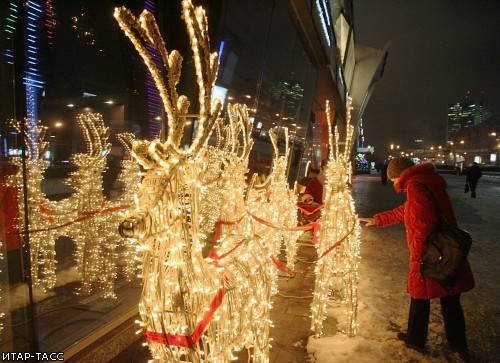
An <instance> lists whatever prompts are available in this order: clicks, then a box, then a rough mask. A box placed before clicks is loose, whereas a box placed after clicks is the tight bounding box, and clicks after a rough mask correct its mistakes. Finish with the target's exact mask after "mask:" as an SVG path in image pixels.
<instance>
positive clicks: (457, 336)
mask: <svg viewBox="0 0 500 363" xmlns="http://www.w3.org/2000/svg"><path fill="white" fill-rule="evenodd" d="M439 301H440V303H441V314H442V315H443V322H444V331H445V333H446V340H447V341H448V345H449V346H450V348H451V349H452V350H454V351H457V352H467V351H468V348H467V340H466V338H465V319H464V312H463V310H462V305H461V304H460V294H458V295H453V296H447V297H442V298H440V299H439ZM430 306H431V301H430V300H428V299H414V298H411V302H410V314H409V317H408V331H407V333H406V343H407V344H411V345H414V346H418V347H423V346H424V345H425V343H426V341H427V330H428V327H429V314H430Z"/></svg>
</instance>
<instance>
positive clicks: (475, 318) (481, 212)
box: [278, 175, 500, 363]
mask: <svg viewBox="0 0 500 363" xmlns="http://www.w3.org/2000/svg"><path fill="white" fill-rule="evenodd" d="M444 177H445V178H446V180H447V182H448V184H449V187H448V191H449V193H450V196H451V198H452V202H453V205H454V208H455V213H456V214H457V219H458V222H459V224H460V226H461V227H462V228H464V229H466V230H468V231H469V232H471V234H472V236H473V238H474V244H473V246H472V250H471V253H470V262H471V265H472V269H473V272H474V275H475V278H476V288H475V289H473V290H472V291H471V292H468V293H466V294H463V295H462V299H461V301H462V305H463V308H464V312H465V319H466V324H467V335H468V341H469V349H470V353H471V360H470V361H471V362H500V350H499V342H498V337H497V334H498V315H499V306H500V291H499V289H498V282H497V281H498V280H496V278H497V276H498V275H499V270H500V268H499V265H498V260H499V249H498V245H497V244H498V223H500V208H499V207H500V181H499V180H498V179H493V178H488V177H485V178H482V179H481V180H480V182H479V184H478V190H477V194H478V197H477V199H472V198H470V194H464V192H463V186H464V180H465V179H464V177H463V176H455V175H445V176H444ZM353 184H354V198H355V200H356V210H357V213H358V215H359V216H360V217H361V216H372V215H373V214H374V213H376V212H378V211H382V210H385V209H388V208H393V207H395V206H397V205H398V204H399V203H401V202H402V201H403V200H404V195H403V194H396V193H395V192H394V190H393V188H392V184H391V183H388V184H387V185H386V186H383V185H382V184H381V183H380V177H378V176H376V175H358V176H356V178H355V179H354V182H353ZM361 256H362V260H361V265H360V270H359V278H360V283H359V291H358V298H359V309H358V324H359V326H358V336H357V337H355V338H346V337H344V336H342V334H335V335H333V336H330V337H325V338H321V339H310V340H309V343H308V346H307V348H308V350H309V352H310V353H314V358H313V359H311V361H315V362H317V363H330V362H336V363H339V362H340V363H342V362H346V363H347V362H356V363H358V362H461V361H462V360H461V359H460V358H459V357H458V356H457V355H456V354H453V353H451V352H450V351H449V349H448V348H447V346H446V339H445V336H444V329H443V325H442V319H441V313H440V308H439V302H438V301H437V300H435V301H433V302H432V304H431V318H430V323H429V337H428V344H427V345H428V348H429V353H428V354H426V355H422V354H420V353H418V352H415V351H413V350H410V349H407V348H406V347H404V345H403V343H402V342H400V341H398V340H397V339H396V334H397V332H398V331H405V330H406V323H407V314H408V305H409V296H408V295H407V294H406V274H407V259H408V249H407V247H406V241H405V234H404V228H403V226H402V225H397V226H392V227H386V228H376V227H371V228H366V227H363V228H362V245H361ZM331 314H332V319H335V316H336V312H335V311H334V310H333V311H332V312H331ZM311 358H312V357H311ZM278 363H281V362H278Z"/></svg>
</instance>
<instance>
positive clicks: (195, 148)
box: [114, 0, 222, 161]
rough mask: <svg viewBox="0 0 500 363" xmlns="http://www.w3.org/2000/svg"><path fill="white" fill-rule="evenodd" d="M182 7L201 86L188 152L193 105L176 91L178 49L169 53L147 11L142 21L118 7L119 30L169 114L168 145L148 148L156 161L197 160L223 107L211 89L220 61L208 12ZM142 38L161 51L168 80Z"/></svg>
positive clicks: (179, 64)
mask: <svg viewBox="0 0 500 363" xmlns="http://www.w3.org/2000/svg"><path fill="white" fill-rule="evenodd" d="M182 8H183V18H184V21H185V23H186V26H187V30H188V33H189V38H190V42H191V50H192V51H193V60H194V65H195V70H196V77H197V82H198V87H199V92H198V101H199V119H198V127H197V129H196V134H195V137H194V139H193V141H192V143H191V145H190V146H189V147H188V148H187V149H186V150H184V149H183V148H182V147H181V145H180V143H181V139H182V136H183V134H184V127H185V124H186V116H187V112H188V108H189V104H190V102H189V100H188V98H187V97H186V96H184V95H181V96H179V95H178V94H177V91H176V86H177V84H178V82H179V79H180V74H181V68H182V56H181V55H180V54H179V53H178V52H177V51H176V50H173V51H172V52H170V53H169V52H168V51H167V49H166V47H165V43H164V41H163V38H162V37H161V34H160V31H159V29H158V26H157V25H156V22H155V20H154V17H153V15H152V14H151V13H149V12H148V11H146V10H145V11H143V12H142V14H141V15H140V17H139V19H137V18H136V17H135V16H134V15H133V14H132V13H131V12H130V10H128V9H126V8H124V7H121V8H117V9H116V10H115V14H114V15H115V18H116V19H117V20H118V23H119V25H120V27H121V28H122V29H123V30H124V32H125V34H126V35H127V37H129V38H130V40H131V41H132V43H133V45H134V47H135V48H136V50H137V51H138V52H139V54H140V55H141V57H142V58H143V60H144V62H145V64H146V66H147V67H148V69H149V71H150V72H151V75H152V76H153V79H154V81H155V84H156V87H157V88H158V90H159V91H160V96H161V98H162V100H163V104H164V107H165V111H166V114H167V120H168V135H167V140H166V142H165V143H164V144H163V147H159V148H157V147H158V146H159V145H160V143H158V142H154V145H155V146H154V148H155V149H153V148H152V147H148V149H149V150H150V151H151V152H152V153H154V155H153V159H155V160H164V161H165V160H166V159H168V158H169V155H170V154H174V155H176V156H177V157H189V156H193V157H197V156H198V153H199V152H200V150H201V149H202V147H203V146H204V145H205V144H206V141H207V139H208V137H209V135H210V133H211V131H212V128H213V126H214V124H215V122H216V120H217V118H218V115H219V112H220V109H221V107H222V106H221V103H220V101H219V100H216V101H214V102H213V103H212V89H213V86H214V84H215V81H216V79H217V71H218V58H217V53H210V41H209V37H208V25H207V19H206V16H205V11H204V10H203V8H201V7H197V8H194V7H193V5H192V4H191V1H189V0H184V1H182ZM141 38H142V40H143V41H144V42H146V43H148V44H150V45H151V46H152V47H154V48H156V49H158V51H159V52H160V54H161V57H162V60H163V68H164V71H165V73H166V78H167V80H166V81H165V80H164V78H163V75H162V72H161V71H160V70H159V69H158V66H157V65H156V63H155V62H154V60H153V59H152V57H151V55H150V54H149V52H148V51H147V49H146V47H145V46H144V45H143V44H142V43H141ZM165 152H166V154H165Z"/></svg>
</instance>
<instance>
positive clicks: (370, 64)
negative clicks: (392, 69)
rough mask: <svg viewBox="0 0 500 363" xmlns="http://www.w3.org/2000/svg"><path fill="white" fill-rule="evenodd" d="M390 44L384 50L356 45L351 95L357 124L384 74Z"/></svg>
mask: <svg viewBox="0 0 500 363" xmlns="http://www.w3.org/2000/svg"><path fill="white" fill-rule="evenodd" d="M389 47H390V43H387V44H386V46H385V47H384V49H383V50H379V49H375V48H370V47H365V46H363V45H359V44H356V45H355V54H356V62H355V66H354V74H353V80H352V86H351V90H350V95H351V97H352V100H353V103H352V105H353V110H352V114H351V117H352V120H353V122H354V123H355V124H359V121H360V120H361V118H362V117H363V112H364V110H365V108H366V105H367V104H368V101H369V99H370V96H371V94H372V92H373V89H374V87H375V83H377V81H378V80H379V79H380V78H381V77H382V74H383V73H384V68H385V64H386V61H387V56H388V54H389Z"/></svg>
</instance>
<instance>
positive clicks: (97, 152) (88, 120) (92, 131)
mask: <svg viewBox="0 0 500 363" xmlns="http://www.w3.org/2000/svg"><path fill="white" fill-rule="evenodd" d="M76 120H77V122H78V125H79V126H80V128H81V129H82V132H83V137H84V139H85V142H86V143H87V146H86V148H87V154H89V155H90V156H92V157H97V156H102V151H109V150H110V149H111V144H110V143H108V138H109V127H106V126H104V120H103V118H102V115H101V114H100V113H81V114H79V115H78V116H77V117H76Z"/></svg>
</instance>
